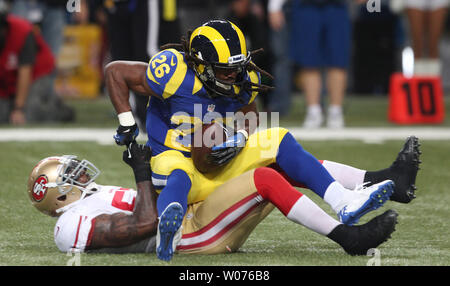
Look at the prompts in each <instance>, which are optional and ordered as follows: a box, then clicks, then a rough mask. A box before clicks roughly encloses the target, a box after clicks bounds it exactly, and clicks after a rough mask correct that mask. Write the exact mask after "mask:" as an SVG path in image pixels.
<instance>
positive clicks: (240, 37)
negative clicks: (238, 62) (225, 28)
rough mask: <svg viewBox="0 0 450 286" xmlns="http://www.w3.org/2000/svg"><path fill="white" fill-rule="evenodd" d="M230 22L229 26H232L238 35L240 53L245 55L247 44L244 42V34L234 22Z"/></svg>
mask: <svg viewBox="0 0 450 286" xmlns="http://www.w3.org/2000/svg"><path fill="white" fill-rule="evenodd" d="M228 22H230V21H228ZM230 24H231V26H233V28H234V30H235V31H236V33H237V35H238V37H239V43H240V44H241V53H242V54H243V55H244V56H247V45H246V43H245V36H244V34H243V33H242V31H241V29H239V27H238V26H236V25H235V24H233V23H231V22H230Z"/></svg>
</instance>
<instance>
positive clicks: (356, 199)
mask: <svg viewBox="0 0 450 286" xmlns="http://www.w3.org/2000/svg"><path fill="white" fill-rule="evenodd" d="M353 192H354V196H352V199H351V200H350V201H349V202H348V203H346V204H345V205H343V206H342V207H341V208H340V211H338V214H337V215H338V218H339V220H340V221H341V222H342V223H343V224H346V225H354V224H356V223H357V222H358V221H359V219H360V218H361V217H362V216H363V215H365V214H366V213H368V212H370V211H373V210H376V209H378V208H379V207H381V206H383V205H384V204H385V203H386V201H387V200H389V198H390V197H391V195H392V194H393V192H394V182H393V181H391V180H385V181H383V182H381V183H378V184H374V185H372V186H370V187H365V188H363V189H361V190H355V191H353Z"/></svg>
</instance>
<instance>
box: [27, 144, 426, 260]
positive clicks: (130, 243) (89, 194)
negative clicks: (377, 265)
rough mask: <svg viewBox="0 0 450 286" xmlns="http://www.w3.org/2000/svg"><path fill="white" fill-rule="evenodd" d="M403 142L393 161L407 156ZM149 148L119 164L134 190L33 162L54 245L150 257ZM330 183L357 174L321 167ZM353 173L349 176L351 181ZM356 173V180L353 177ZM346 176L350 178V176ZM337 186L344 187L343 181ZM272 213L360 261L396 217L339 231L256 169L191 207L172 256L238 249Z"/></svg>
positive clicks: (88, 166) (36, 199) (127, 154)
mask: <svg viewBox="0 0 450 286" xmlns="http://www.w3.org/2000/svg"><path fill="white" fill-rule="evenodd" d="M410 141H411V140H408V141H407V142H406V144H405V146H404V148H403V149H402V150H401V152H400V153H399V156H398V157H397V160H396V162H397V161H399V160H400V161H402V160H404V157H405V156H409V155H411V152H412V151H414V152H413V153H415V154H416V155H417V152H418V150H417V149H415V150H408V148H407V147H408V146H411V143H409V144H408V142H410ZM150 156H151V150H150V148H149V147H147V146H144V145H139V144H136V143H132V144H131V145H130V146H129V147H128V148H127V150H126V151H124V153H123V160H124V161H125V162H126V163H127V164H128V165H130V166H131V167H132V169H133V172H134V175H135V179H136V186H137V191H135V190H133V189H128V188H122V187H117V186H103V185H99V184H96V183H95V179H96V178H97V177H98V175H99V174H100V171H99V170H98V169H97V168H96V167H95V166H94V165H93V164H92V163H90V162H89V161H87V160H81V161H80V160H77V159H76V157H75V156H60V157H49V158H45V159H43V160H41V161H40V162H39V163H38V164H37V165H36V166H35V167H34V168H33V170H32V172H31V175H30V177H29V180H28V194H29V197H30V199H31V201H32V204H33V205H34V206H35V207H36V208H37V209H38V210H40V211H41V212H43V213H45V214H47V215H50V216H54V217H58V220H57V222H56V226H55V228H54V238H55V243H56V245H57V246H58V248H59V249H60V250H61V251H63V252H67V251H75V252H77V251H78V252H83V251H91V252H108V253H125V252H126V253H132V252H147V253H150V252H154V251H155V246H156V241H155V240H156V238H155V237H156V232H157V225H158V217H157V210H156V197H157V194H156V192H155V190H154V187H153V185H152V183H151V168H150V165H149V158H150ZM327 162H328V163H327V164H325V162H324V165H325V167H326V168H328V169H329V170H330V171H331V172H334V173H336V172H335V171H336V170H338V171H339V172H340V173H341V174H343V173H347V174H348V176H342V175H339V176H337V177H339V179H338V180H345V181H346V182H345V183H346V184H349V183H351V182H350V181H353V184H355V183H359V181H360V180H361V179H362V178H360V177H361V176H362V177H364V172H365V171H363V170H359V169H355V168H353V167H350V166H346V165H342V164H338V163H333V162H329V161H327ZM352 174H353V175H352ZM358 174H360V175H358ZM352 176H353V177H354V179H351V178H350V177H352ZM343 183H344V182H343ZM274 207H277V208H278V209H279V210H280V211H281V212H282V213H283V214H284V215H285V216H286V217H287V218H288V219H289V220H291V221H293V222H295V223H298V224H300V225H303V226H305V227H307V228H308V229H310V230H313V231H315V232H317V233H319V234H321V235H324V236H327V237H328V238H330V239H332V240H333V241H335V242H337V243H338V244H339V245H340V246H341V247H343V248H344V250H345V251H346V252H347V253H349V254H351V255H365V254H366V252H367V250H368V249H370V248H374V247H377V246H378V245H380V244H381V243H383V242H384V241H386V240H387V239H388V238H389V237H390V235H391V233H392V232H393V231H394V227H395V224H396V222H397V213H396V212H394V211H392V210H388V211H386V212H385V213H383V214H381V215H379V216H376V217H375V218H373V219H372V220H370V221H369V222H368V223H366V224H363V225H357V226H348V225H344V224H342V223H341V222H339V221H337V220H335V219H334V218H332V217H330V216H329V215H328V214H327V213H325V212H324V211H323V210H322V209H320V208H319V207H318V206H317V205H316V204H315V203H314V202H313V201H311V200H310V199H309V198H307V196H306V195H304V194H302V193H301V192H299V191H298V190H296V189H294V188H293V187H292V185H291V184H290V183H289V182H288V181H287V180H286V178H285V177H283V175H282V174H280V173H279V172H277V171H275V170H274V169H272V168H267V167H262V168H257V169H255V170H252V171H249V172H246V173H244V174H242V175H241V176H239V177H237V178H234V179H232V180H230V181H229V182H226V183H225V184H223V185H222V186H220V187H219V188H218V189H217V190H216V191H215V192H213V193H212V194H211V195H210V196H209V197H208V198H207V199H205V200H204V201H202V202H198V203H195V204H191V205H189V207H188V210H187V212H186V215H185V217H184V219H183V225H182V232H181V236H182V237H181V240H178V241H179V244H178V245H177V246H172V248H173V249H176V250H177V251H178V252H179V253H186V254H187V253H192V254H195V253H198V254H215V253H228V252H234V251H236V250H238V249H239V248H240V247H241V246H242V245H243V244H244V242H245V241H246V240H247V238H248V236H249V235H250V233H251V232H252V231H253V230H254V228H255V227H256V226H257V225H258V224H259V223H260V222H261V221H262V220H263V219H264V218H265V217H266V216H267V215H268V214H269V213H270V212H271V211H272V210H273V209H274Z"/></svg>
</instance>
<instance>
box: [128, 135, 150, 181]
mask: <svg viewBox="0 0 450 286" xmlns="http://www.w3.org/2000/svg"><path fill="white" fill-rule="evenodd" d="M151 157H152V149H151V148H150V147H149V146H146V145H143V144H138V143H137V142H136V141H132V142H131V143H130V144H129V145H128V147H127V149H126V150H125V151H123V155H122V159H123V161H124V162H125V163H127V164H128V165H129V166H130V167H131V168H132V169H133V172H134V177H135V179H136V182H137V183H138V182H141V181H150V180H151V167H150V158H151Z"/></svg>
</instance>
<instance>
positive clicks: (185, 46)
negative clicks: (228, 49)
mask: <svg viewBox="0 0 450 286" xmlns="http://www.w3.org/2000/svg"><path fill="white" fill-rule="evenodd" d="M191 34H192V31H191V30H189V31H188V32H187V39H186V37H184V36H182V37H181V41H180V43H169V44H165V45H163V46H161V47H160V49H161V50H165V49H176V50H179V51H181V52H184V54H185V58H186V62H187V64H188V66H189V67H190V68H192V69H195V66H196V65H208V62H206V61H204V60H202V59H199V58H197V57H195V56H193V55H191V54H190V52H189V40H188V39H190V38H191ZM262 52H264V49H262V48H260V49H257V50H254V51H250V56H254V55H257V54H259V53H262ZM246 69H247V71H248V72H251V71H257V72H259V73H261V74H264V75H266V76H267V77H269V78H270V79H272V80H273V76H272V75H271V74H270V73H268V72H266V71H265V70H263V69H261V68H260V67H258V66H257V65H256V64H255V63H253V62H252V61H250V62H249V63H248V65H247V67H246ZM243 88H244V90H245V91H247V92H249V93H251V92H253V91H257V92H262V93H266V92H268V91H269V90H272V89H273V87H272V86H268V85H264V84H257V83H253V82H251V81H246V82H245V84H244V86H243Z"/></svg>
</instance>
